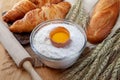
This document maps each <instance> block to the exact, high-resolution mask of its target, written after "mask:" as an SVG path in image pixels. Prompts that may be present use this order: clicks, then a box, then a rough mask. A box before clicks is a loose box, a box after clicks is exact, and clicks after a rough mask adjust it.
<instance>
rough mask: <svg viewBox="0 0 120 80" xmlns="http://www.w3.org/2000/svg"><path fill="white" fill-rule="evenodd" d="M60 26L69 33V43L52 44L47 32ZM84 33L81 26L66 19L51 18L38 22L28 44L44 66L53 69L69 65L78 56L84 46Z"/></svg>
mask: <svg viewBox="0 0 120 80" xmlns="http://www.w3.org/2000/svg"><path fill="white" fill-rule="evenodd" d="M58 26H62V27H64V28H66V29H67V30H68V31H69V33H70V43H69V44H68V45H66V46H65V47H60V48H58V47H55V46H53V45H52V42H51V40H50V37H49V34H50V32H51V30H53V29H54V28H56V27H58ZM86 42H87V40H86V35H85V32H84V30H83V29H82V27H81V26H79V25H77V24H75V23H73V22H71V21H67V20H61V19H59V20H51V21H45V22H43V23H40V24H39V25H38V26H37V27H36V28H35V29H34V30H33V31H32V33H31V35H30V45H31V47H32V49H33V51H34V52H35V54H37V55H38V56H39V58H40V60H41V62H43V63H44V64H45V65H46V66H48V67H51V68H55V69H65V68H68V67H70V66H71V65H73V64H74V63H75V61H76V60H77V59H78V58H79V56H80V54H81V53H82V52H83V50H84V48H85V46H86Z"/></svg>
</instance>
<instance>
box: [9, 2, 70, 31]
mask: <svg viewBox="0 0 120 80" xmlns="http://www.w3.org/2000/svg"><path fill="white" fill-rule="evenodd" d="M70 7H71V5H70V4H69V3H68V2H60V3H58V4H46V5H45V6H43V7H42V8H41V9H39V8H37V9H34V10H31V11H29V12H28V13H27V14H26V15H25V16H24V18H22V19H21V20H17V21H16V22H14V23H13V25H11V26H10V27H9V29H10V30H11V31H12V32H16V33H21V32H31V31H32V30H33V28H34V27H35V26H36V25H38V24H39V23H41V22H43V21H46V20H53V19H63V18H65V16H66V14H67V13H68V11H69V9H70Z"/></svg>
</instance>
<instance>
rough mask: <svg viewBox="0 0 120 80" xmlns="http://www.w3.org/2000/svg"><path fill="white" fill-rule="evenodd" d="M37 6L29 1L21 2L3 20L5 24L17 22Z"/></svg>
mask: <svg viewBox="0 0 120 80" xmlns="http://www.w3.org/2000/svg"><path fill="white" fill-rule="evenodd" d="M35 8H36V5H35V4H34V3H32V2H31V1H29V0H21V1H19V2H18V3H16V4H15V5H14V6H13V7H12V9H11V10H9V11H8V12H7V13H6V14H5V15H3V17H2V18H3V20H4V21H5V22H14V21H15V20H18V19H21V18H23V17H24V15H25V13H27V12H28V11H30V10H32V9H35Z"/></svg>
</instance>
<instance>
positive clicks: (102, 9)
mask: <svg viewBox="0 0 120 80" xmlns="http://www.w3.org/2000/svg"><path fill="white" fill-rule="evenodd" d="M118 15H119V0H99V2H98V3H97V4H96V6H95V9H94V10H93V13H92V16H91V19H90V22H89V25H88V27H87V28H86V35H87V39H88V41H89V42H90V43H93V44H97V43H100V42H102V41H103V40H104V39H105V38H106V37H107V36H108V35H109V34H110V32H111V30H112V28H113V27H114V25H115V23H116V21H117V18H118Z"/></svg>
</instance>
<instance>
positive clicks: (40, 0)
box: [30, 0, 63, 8]
mask: <svg viewBox="0 0 120 80" xmlns="http://www.w3.org/2000/svg"><path fill="white" fill-rule="evenodd" d="M30 1H31V2H33V3H34V4H36V6H37V7H38V8H41V7H42V6H44V5H45V4H47V3H51V4H56V3H59V2H61V1H63V0H30Z"/></svg>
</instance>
